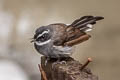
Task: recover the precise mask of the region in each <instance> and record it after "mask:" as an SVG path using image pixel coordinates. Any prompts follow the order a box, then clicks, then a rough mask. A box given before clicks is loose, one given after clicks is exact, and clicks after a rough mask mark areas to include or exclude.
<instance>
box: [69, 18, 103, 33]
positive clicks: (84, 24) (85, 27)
mask: <svg viewBox="0 0 120 80" xmlns="http://www.w3.org/2000/svg"><path fill="white" fill-rule="evenodd" d="M102 19H104V17H102V16H95V17H94V16H83V17H81V18H80V19H77V20H75V21H74V22H73V23H72V24H71V25H69V26H72V27H74V28H78V29H80V30H81V31H84V32H87V31H91V30H92V26H93V25H94V24H96V21H99V20H102Z"/></svg>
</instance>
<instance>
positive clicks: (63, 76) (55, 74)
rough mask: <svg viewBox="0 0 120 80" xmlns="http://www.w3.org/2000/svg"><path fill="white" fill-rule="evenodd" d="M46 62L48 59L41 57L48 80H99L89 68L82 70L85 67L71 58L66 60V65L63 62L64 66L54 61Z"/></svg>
mask: <svg viewBox="0 0 120 80" xmlns="http://www.w3.org/2000/svg"><path fill="white" fill-rule="evenodd" d="M45 61H46V58H45V57H41V66H42V69H43V70H44V71H45V73H46V76H47V80H98V77H97V76H95V75H93V74H92V72H91V70H90V69H89V68H87V67H85V68H84V69H82V70H81V67H82V66H83V65H82V64H81V63H80V62H78V61H76V60H74V59H73V58H71V57H70V58H68V59H66V60H64V61H66V63H64V62H63V61H62V62H61V63H62V64H61V63H59V62H58V63H55V61H56V60H54V59H52V60H49V61H48V62H47V63H46V62H45ZM42 80H44V79H43V78H42Z"/></svg>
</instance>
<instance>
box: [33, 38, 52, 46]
mask: <svg viewBox="0 0 120 80" xmlns="http://www.w3.org/2000/svg"><path fill="white" fill-rule="evenodd" d="M50 41H51V39H49V40H47V41H45V42H37V41H36V42H35V43H36V45H39V46H42V45H45V44H48V43H49V42H50Z"/></svg>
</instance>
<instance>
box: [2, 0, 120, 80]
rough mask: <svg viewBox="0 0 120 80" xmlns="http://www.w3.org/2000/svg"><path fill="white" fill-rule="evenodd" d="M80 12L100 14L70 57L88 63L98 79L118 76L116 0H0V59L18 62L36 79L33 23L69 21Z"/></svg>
mask: <svg viewBox="0 0 120 80" xmlns="http://www.w3.org/2000/svg"><path fill="white" fill-rule="evenodd" d="M83 15H99V16H104V17H105V19H104V20H103V21H100V22H98V24H97V25H95V28H94V29H93V31H92V32H90V34H91V35H92V38H91V39H90V40H88V41H86V42H84V43H82V44H80V45H78V46H77V48H76V51H75V53H74V54H73V57H75V59H76V60H79V61H80V62H82V63H84V62H85V61H86V59H87V58H88V57H91V58H92V59H93V62H92V63H91V64H90V65H89V67H90V68H91V70H92V72H93V73H94V74H96V75H98V76H99V80H119V79H120V0H0V61H3V60H9V61H12V62H14V63H15V64H17V65H19V67H20V68H21V69H22V70H23V71H24V73H25V74H26V75H27V77H28V79H29V80H40V74H39V71H38V67H37V64H38V63H39V62H40V61H39V60H40V59H39V56H40V55H39V54H38V53H37V52H36V51H35V50H34V48H33V45H32V44H31V43H30V38H32V37H33V34H34V31H35V29H36V28H37V27H39V26H42V25H47V24H50V23H55V22H62V23H67V24H69V23H71V22H72V21H73V20H75V19H77V18H79V17H81V16H83Z"/></svg>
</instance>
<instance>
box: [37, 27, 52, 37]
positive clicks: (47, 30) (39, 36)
mask: <svg viewBox="0 0 120 80" xmlns="http://www.w3.org/2000/svg"><path fill="white" fill-rule="evenodd" d="M49 32H50V30H48V29H47V31H43V32H42V33H41V34H39V35H38V37H40V36H42V35H43V34H45V33H49ZM38 37H37V38H38Z"/></svg>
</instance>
